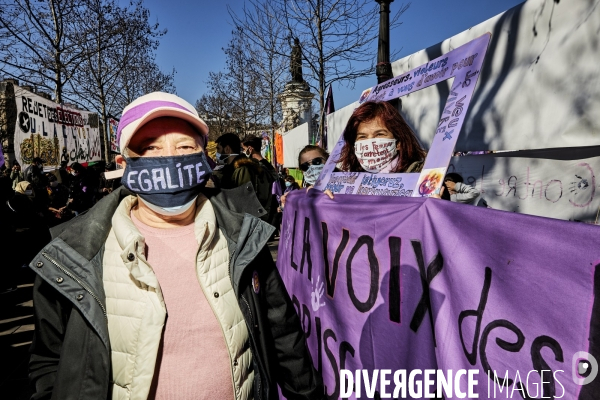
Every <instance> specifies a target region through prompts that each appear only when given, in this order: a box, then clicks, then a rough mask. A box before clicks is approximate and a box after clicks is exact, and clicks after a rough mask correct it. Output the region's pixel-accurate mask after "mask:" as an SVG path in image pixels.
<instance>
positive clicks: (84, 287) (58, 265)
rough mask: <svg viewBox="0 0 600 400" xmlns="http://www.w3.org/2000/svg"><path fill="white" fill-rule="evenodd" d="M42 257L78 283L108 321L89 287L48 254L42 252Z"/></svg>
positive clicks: (100, 303)
mask: <svg viewBox="0 0 600 400" xmlns="http://www.w3.org/2000/svg"><path fill="white" fill-rule="evenodd" d="M42 256H44V258H45V259H47V260H48V261H50V262H51V263H52V264H54V266H56V268H58V269H60V270H61V271H62V273H64V274H65V275H67V276H68V277H69V278H71V279H73V280H74V281H75V282H77V283H79V285H80V286H81V287H82V288H83V289H84V290H85V291H86V292H88V293H89V294H90V296H92V297H93V298H94V300H96V302H97V303H98V305H99V306H100V308H101V309H102V313H103V314H104V318H105V319H106V320H108V317H107V316H106V308H105V307H104V305H103V304H102V302H101V301H100V299H99V298H98V296H96V295H95V294H94V292H92V289H90V288H89V286H87V285H86V284H85V283H83V282H82V281H81V280H80V279H78V278H77V277H76V276H75V275H73V274H72V273H71V272H69V270H67V269H66V268H65V267H63V266H62V265H60V264H59V263H58V261H56V260H55V259H54V258H52V257H50V256H49V255H48V253H46V252H42Z"/></svg>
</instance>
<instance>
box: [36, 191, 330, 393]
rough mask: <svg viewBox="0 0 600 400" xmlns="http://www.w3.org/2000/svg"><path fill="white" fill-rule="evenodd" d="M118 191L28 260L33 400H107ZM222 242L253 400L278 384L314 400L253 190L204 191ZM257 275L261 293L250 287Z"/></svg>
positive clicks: (315, 389)
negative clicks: (109, 287) (107, 268)
mask: <svg viewBox="0 0 600 400" xmlns="http://www.w3.org/2000/svg"><path fill="white" fill-rule="evenodd" d="M129 194H131V193H130V192H129V191H127V189H125V188H123V187H121V188H119V189H118V190H116V191H114V192H113V193H112V194H111V195H109V196H107V197H105V198H104V199H102V200H101V201H100V202H98V204H97V205H96V206H95V207H94V208H92V209H91V210H90V211H89V212H87V213H85V214H83V215H80V216H79V217H77V218H75V219H73V220H71V221H69V222H67V223H65V224H62V225H59V226H57V227H56V228H54V229H53V231H52V236H53V240H52V241H51V242H50V243H49V244H48V245H47V246H46V247H44V248H43V249H42V251H40V253H39V254H38V255H37V256H36V257H35V258H34V259H33V261H32V262H31V264H30V267H31V268H32V269H33V270H34V271H35V272H36V273H37V277H36V281H35V285H34V296H33V299H34V307H35V309H34V318H35V334H34V339H33V343H32V345H31V360H30V364H29V370H30V380H31V381H32V382H33V383H34V384H35V389H36V394H35V395H34V396H33V397H32V399H35V400H37V399H60V400H70V399H82V400H83V399H85V400H90V399H108V398H110V396H111V394H110V388H111V372H110V369H111V361H110V354H111V353H110V342H109V339H108V338H109V336H108V325H107V318H106V310H105V301H106V299H105V294H104V287H103V284H102V259H103V253H104V243H105V241H106V238H107V236H108V233H109V232H110V229H111V218H112V216H113V214H114V212H115V210H116V208H117V206H118V205H119V203H120V201H121V200H122V199H123V198H124V197H125V196H127V195H129ZM204 194H205V195H206V196H207V197H208V198H209V199H210V202H211V204H212V206H213V208H214V210H215V214H216V218H217V223H218V226H219V228H221V230H222V231H223V233H224V235H225V236H226V238H227V242H228V246H229V250H230V254H231V255H232V256H231V259H230V265H229V272H230V277H231V283H232V286H233V289H234V292H235V294H236V296H237V298H238V305H239V306H240V309H241V311H242V314H243V315H244V318H245V320H246V325H247V327H248V332H249V341H250V343H249V346H250V347H251V349H252V353H253V364H254V372H255V379H254V398H255V399H265V400H271V399H276V398H277V396H278V393H277V384H279V385H280V386H281V389H282V392H283V394H284V395H285V396H286V397H287V398H289V399H322V398H324V390H323V385H322V381H321V377H320V376H319V375H318V373H317V372H316V370H315V369H314V367H313V364H312V361H311V358H310V354H309V352H308V348H307V347H306V340H305V337H304V333H303V331H302V328H301V326H300V321H299V318H298V316H297V314H296V311H295V309H294V306H293V304H292V302H291V300H290V297H289V295H288V293H287V291H286V289H285V287H284V285H283V282H282V280H281V277H280V275H279V272H278V271H277V268H276V267H275V263H274V262H273V259H272V258H271V255H270V253H269V251H268V249H267V247H266V242H267V240H268V238H269V236H271V233H272V230H273V228H272V227H271V226H269V225H268V224H266V223H264V222H262V221H261V220H260V219H259V218H257V217H258V216H260V214H262V213H264V211H263V212H259V210H260V209H261V206H260V204H259V202H258V201H257V199H256V197H255V196H254V189H253V188H252V186H251V184H246V185H244V186H240V187H238V188H236V189H231V190H212V191H211V190H209V189H206V191H205V193H204ZM253 271H257V272H258V275H259V281H260V285H261V290H260V291H259V293H258V294H257V293H255V292H254V290H253V288H252V273H253Z"/></svg>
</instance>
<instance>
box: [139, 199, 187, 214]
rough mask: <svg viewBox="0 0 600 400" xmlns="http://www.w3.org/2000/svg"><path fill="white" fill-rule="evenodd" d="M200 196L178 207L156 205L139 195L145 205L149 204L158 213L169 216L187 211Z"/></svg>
mask: <svg viewBox="0 0 600 400" xmlns="http://www.w3.org/2000/svg"><path fill="white" fill-rule="evenodd" d="M197 197H198V196H196V197H194V198H193V199H192V200H191V201H190V202H189V203H187V204H184V205H182V206H178V207H165V208H163V207H159V206H157V205H154V204H152V203H149V202H147V201H145V200H144V199H142V198H141V197H140V196H138V199H139V200H140V201H141V202H143V203H144V204H145V205H147V206H148V208H149V209H151V210H152V211H154V212H155V213H157V214H160V215H166V216H168V217H171V216H174V215H179V214H183V213H184V212H186V211H187V210H189V209H190V208H191V207H192V205H194V203H195V202H196V198H197Z"/></svg>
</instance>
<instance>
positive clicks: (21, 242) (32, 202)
mask: <svg viewBox="0 0 600 400" xmlns="http://www.w3.org/2000/svg"><path fill="white" fill-rule="evenodd" d="M111 168H112V169H114V164H108V165H107V164H105V163H104V162H98V163H96V164H94V165H91V166H89V167H84V166H83V165H81V164H79V163H72V164H71V165H68V164H67V163H66V162H63V163H62V164H61V166H60V168H58V169H53V170H49V169H47V168H44V165H43V160H42V159H41V158H35V159H33V160H32V163H31V165H29V166H27V167H26V168H25V169H22V168H21V165H20V164H19V163H18V161H16V160H14V161H13V162H12V163H11V164H9V165H6V163H5V165H3V166H2V167H1V168H0V221H2V229H1V230H0V241H1V242H2V244H3V246H5V248H7V249H10V251H9V252H8V253H7V254H5V255H4V258H3V272H4V279H3V280H2V283H1V287H0V292H6V291H13V290H15V289H16V286H17V284H18V283H19V282H24V281H25V280H27V279H28V278H30V279H31V280H33V277H32V276H30V275H31V272H30V271H29V269H28V268H26V267H24V266H25V265H26V264H27V263H29V261H30V260H31V259H32V258H33V256H35V254H36V253H37V252H38V251H39V250H40V249H41V248H42V247H43V246H45V245H46V244H47V243H48V242H49V241H50V230H49V229H50V228H52V227H54V226H56V225H58V224H60V223H62V222H65V221H68V220H70V219H72V218H73V217H75V216H77V215H78V214H81V213H83V212H84V211H86V210H88V209H89V208H90V207H92V206H93V205H94V204H95V203H96V202H97V201H98V200H100V199H101V198H102V197H104V196H106V195H107V194H108V193H110V192H111V191H112V190H114V189H115V188H116V187H118V186H119V185H120V182H119V181H118V180H116V181H115V180H113V181H107V180H105V179H104V175H103V172H104V171H106V170H109V169H111ZM28 275H29V276H28Z"/></svg>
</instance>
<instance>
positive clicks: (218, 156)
mask: <svg viewBox="0 0 600 400" xmlns="http://www.w3.org/2000/svg"><path fill="white" fill-rule="evenodd" d="M237 155H238V154H221V153H219V152H216V153H215V158H216V159H217V164H219V165H224V164H227V161H225V160H227V159H228V158H229V157H231V156H237Z"/></svg>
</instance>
